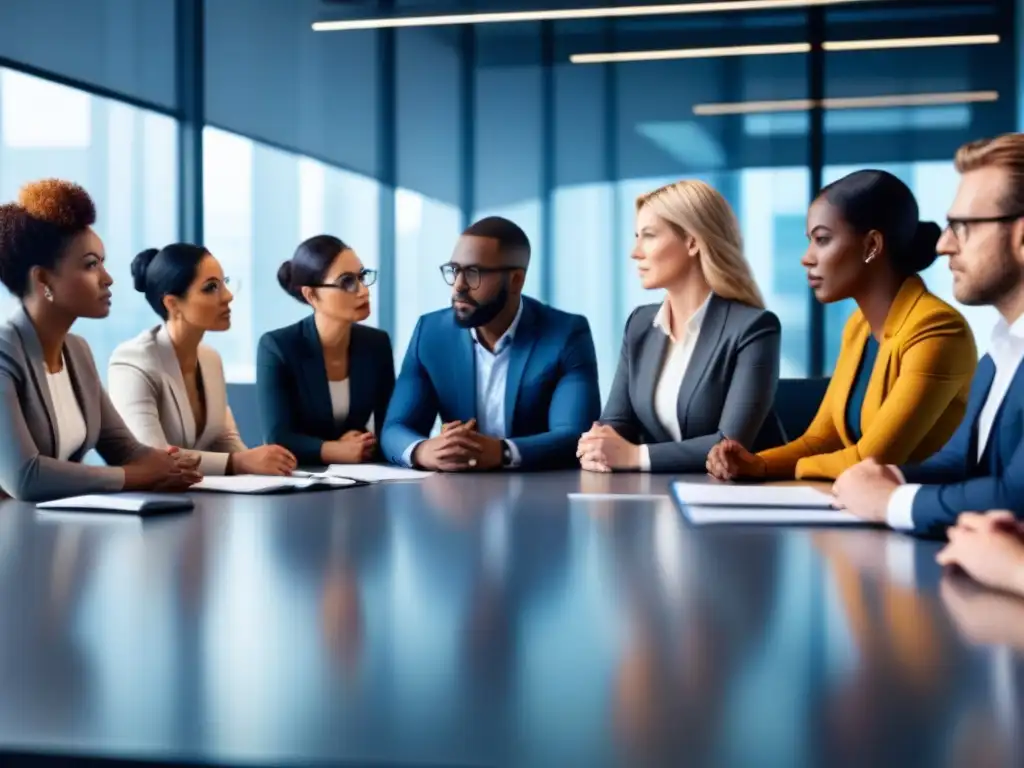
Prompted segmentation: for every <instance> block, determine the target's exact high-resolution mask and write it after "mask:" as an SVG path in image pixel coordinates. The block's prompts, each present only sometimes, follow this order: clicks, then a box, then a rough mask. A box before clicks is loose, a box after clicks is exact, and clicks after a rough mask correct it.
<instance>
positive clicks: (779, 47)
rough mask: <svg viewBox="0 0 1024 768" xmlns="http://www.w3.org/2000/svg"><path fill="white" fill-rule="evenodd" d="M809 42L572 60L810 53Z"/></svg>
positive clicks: (586, 56)
mask: <svg viewBox="0 0 1024 768" xmlns="http://www.w3.org/2000/svg"><path fill="white" fill-rule="evenodd" d="M810 52H811V44H810V43H776V44H774V45H731V46H727V47H723V48H680V49H678V50H674V51H624V52H622V53H574V54H573V55H572V56H570V57H569V61H571V62H572V63H573V64H613V63H619V64H621V63H623V62H627V61H663V60H667V59H717V58H721V57H725V56H771V55H777V54H783V53H810Z"/></svg>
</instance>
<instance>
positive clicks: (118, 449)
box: [0, 308, 152, 501]
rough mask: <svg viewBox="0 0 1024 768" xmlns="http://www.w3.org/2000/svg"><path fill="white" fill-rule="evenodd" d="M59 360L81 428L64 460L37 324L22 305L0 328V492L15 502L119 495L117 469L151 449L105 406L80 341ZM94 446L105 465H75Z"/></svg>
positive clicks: (69, 342) (72, 341)
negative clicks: (77, 442)
mask: <svg viewBox="0 0 1024 768" xmlns="http://www.w3.org/2000/svg"><path fill="white" fill-rule="evenodd" d="M64 360H65V364H66V365H67V366H68V373H69V374H70V377H71V384H72V386H73V387H74V390H75V395H76V397H77V399H78V406H79V408H81V409H82V417H83V418H84V419H85V431H86V437H85V442H84V443H83V444H82V446H81V447H80V448H79V449H78V450H77V451H76V452H75V453H73V454H72V455H71V457H70V458H69V460H68V461H61V460H59V459H57V458H56V456H57V446H58V442H59V436H60V425H59V424H58V423H57V421H56V419H55V417H54V412H53V402H52V400H51V398H50V387H49V384H48V383H47V381H46V364H45V363H44V362H43V348H42V345H41V344H40V343H39V336H38V335H37V334H36V330H35V326H34V325H32V320H31V319H30V318H29V316H28V314H26V312H25V310H24V309H23V308H20V309H18V310H17V311H16V312H15V313H14V315H13V316H12V317H11V319H10V320H7V321H6V322H3V323H0V435H2V438H0V490H2V491H3V492H4V493H6V494H8V495H9V496H13V497H14V498H16V499H22V500H25V501H40V500H43V499H51V498H60V497H63V496H77V495H79V494H85V493H105V492H112V491H120V490H121V489H122V488H123V487H124V470H123V469H121V465H124V464H128V463H130V462H132V461H135V460H137V459H139V458H141V457H142V456H143V455H145V454H146V453H147V452H149V451H150V450H152V449H151V448H148V447H146V446H144V445H142V443H140V442H139V441H138V440H136V439H135V437H134V435H132V433H131V432H130V431H129V430H128V427H126V426H125V424H124V421H122V419H121V417H120V416H119V415H118V412H117V410H116V409H115V408H114V406H113V404H112V403H111V402H110V398H109V397H107V393H106V392H105V391H104V389H103V384H102V382H101V381H100V375H99V373H98V372H97V370H96V363H95V361H93V358H92V352H91V351H90V350H89V345H88V344H87V343H86V341H85V339H83V338H81V337H79V336H75V335H74V334H68V336H67V338H66V339H65V340H64ZM93 448H95V449H96V451H97V452H98V453H99V454H100V457H101V458H102V459H103V460H104V461H105V462H106V463H107V464H108V466H105V467H103V466H92V465H87V464H82V463H81V461H82V459H83V458H84V457H85V455H86V454H87V453H89V451H91V450H92V449H93Z"/></svg>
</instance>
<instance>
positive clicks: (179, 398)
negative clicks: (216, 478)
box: [107, 243, 296, 475]
mask: <svg viewBox="0 0 1024 768" xmlns="http://www.w3.org/2000/svg"><path fill="white" fill-rule="evenodd" d="M132 277H133V278H134V280H135V289H136V290H137V291H139V292H140V293H144V294H145V295H146V300H147V301H148V302H149V304H150V306H151V307H153V310H154V311H155V312H156V313H157V314H158V315H159V316H160V317H161V318H162V319H163V320H164V323H163V324H162V325H158V326H156V327H154V328H150V329H149V330H147V331H144V332H143V333H141V334H139V335H138V336H136V337H135V338H134V339H131V340H130V341H126V342H124V343H123V344H121V345H120V346H119V347H118V348H117V349H115V350H114V354H113V355H112V356H111V358H110V367H109V370H108V376H107V381H108V385H109V388H110V398H111V400H112V401H113V402H114V405H115V406H116V408H117V410H118V411H119V412H120V413H121V416H122V418H124V420H125V422H126V423H127V424H128V426H129V428H130V429H131V430H132V432H134V433H135V435H136V437H138V438H139V440H141V441H142V442H144V443H146V444H148V445H152V446H156V447H163V446H166V445H169V444H173V445H178V446H180V447H181V448H182V449H184V450H187V451H191V452H194V453H197V454H198V455H199V457H200V464H199V466H200V468H201V469H202V471H203V472H204V473H206V474H208V475H224V474H238V475H241V474H253V475H287V474H290V473H291V472H292V470H294V469H295V465H296V462H295V457H294V456H293V455H292V454H291V453H290V452H289V451H287V450H286V449H284V448H282V447H281V446H278V445H264V446H260V447H258V448H247V447H246V445H245V443H243V442H242V439H241V437H239V435H238V428H237V426H236V425H235V419H234V417H233V416H232V415H231V408H230V407H228V402H227V386H226V384H225V381H224V366H223V364H222V363H221V359H220V355H218V354H217V352H216V351H214V350H213V349H211V348H210V347H208V346H206V345H204V344H202V340H203V335H204V334H205V333H206V332H207V331H226V330H228V329H229V328H230V327H231V301H232V298H233V296H232V294H231V291H230V289H229V288H228V278H226V277H225V276H224V271H223V270H222V269H221V266H220V263H219V262H218V261H217V259H215V258H214V257H213V256H212V255H211V254H210V253H209V252H208V251H207V250H206V249H205V248H202V247H200V246H198V245H189V244H186V243H175V244H172V245H168V246H167V247H165V248H163V249H161V250H159V251H158V250H156V249H155V248H153V249H150V250H147V251H143V252H142V253H140V254H139V255H138V256H136V257H135V259H134V260H133V261H132Z"/></svg>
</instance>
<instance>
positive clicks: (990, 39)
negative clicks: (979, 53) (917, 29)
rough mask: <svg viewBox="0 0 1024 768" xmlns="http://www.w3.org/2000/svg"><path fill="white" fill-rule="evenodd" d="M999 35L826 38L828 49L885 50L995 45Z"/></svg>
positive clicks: (826, 47)
mask: <svg viewBox="0 0 1024 768" xmlns="http://www.w3.org/2000/svg"><path fill="white" fill-rule="evenodd" d="M998 42H999V35H951V36H949V37H896V38H890V39H884V38H883V39H881V40H826V41H825V42H824V43H823V44H822V46H821V47H822V48H824V49H825V50H826V51H883V50H891V49H893V48H945V47H946V46H954V45H994V44H995V43H998Z"/></svg>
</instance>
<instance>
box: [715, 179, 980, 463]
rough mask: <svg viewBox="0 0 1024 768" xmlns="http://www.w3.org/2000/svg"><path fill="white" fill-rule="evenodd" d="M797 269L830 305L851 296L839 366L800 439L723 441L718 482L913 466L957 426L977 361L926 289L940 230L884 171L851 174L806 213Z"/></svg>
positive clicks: (954, 319) (963, 324)
mask: <svg viewBox="0 0 1024 768" xmlns="http://www.w3.org/2000/svg"><path fill="white" fill-rule="evenodd" d="M807 231H808V237H809V238H810V245H809V247H808V249H807V253H806V254H805V255H804V258H803V261H802V262H801V263H802V264H803V266H804V267H805V268H806V269H807V277H808V281H809V282H810V285H811V288H812V289H813V290H814V295H815V297H816V298H817V299H818V301H821V302H823V303H826V304H830V303H832V302H835V301H841V300H842V299H846V298H853V299H854V300H856V302H857V310H856V311H855V312H854V313H853V316H852V317H850V319H849V321H848V322H847V324H846V329H845V330H844V331H843V342H842V347H841V348H840V350H839V360H838V361H837V362H836V368H835V372H834V373H833V375H832V380H831V382H830V383H829V386H828V390H827V391H826V393H825V398H824V400H823V401H822V403H821V407H820V408H819V409H818V413H817V415H816V416H815V418H814V421H813V422H811V425H810V427H808V429H807V432H805V433H804V435H803V436H802V437H799V438H797V439H796V440H794V441H793V442H791V443H788V444H786V445H783V446H781V447H779V448H772V449H769V450H767V451H762V452H761V453H758V454H757V455H754V454H751V453H750V452H749V451H747V450H746V449H744V448H743V447H742V446H741V445H739V444H738V443H736V442H735V441H733V440H729V439H725V440H723V441H721V442H720V443H718V445H716V446H715V447H714V448H713V449H712V450H711V452H710V454H709V455H708V464H707V469H708V472H710V473H711V474H712V475H713V476H715V477H717V478H719V479H721V480H732V479H737V478H758V477H765V478H794V477H795V478H798V479H828V480H833V479H835V478H836V477H838V476H839V475H840V474H841V473H842V472H843V470H845V469H847V468H849V467H852V466H853V465H854V464H857V463H858V462H860V461H862V460H863V459H867V458H869V457H872V458H875V459H877V460H878V461H879V462H881V463H882V464H903V463H906V462H918V461H922V460H923V459H925V458H927V457H928V456H930V455H932V454H933V453H935V452H936V451H937V450H938V449H939V448H941V447H942V446H943V445H944V444H945V443H946V441H947V440H948V439H949V438H950V437H951V436H952V434H953V432H954V430H955V429H956V428H957V426H958V425H959V424H960V420H961V419H962V418H963V415H964V411H965V409H966V406H967V394H968V391H969V389H970V385H971V379H972V377H973V376H974V369H975V367H976V366H977V362H978V353H977V350H976V348H975V345H974V336H973V335H972V334H971V330H970V328H969V327H968V325H967V321H966V320H964V318H963V316H962V315H961V314H960V313H959V312H957V311H956V310H955V309H953V308H952V307H951V306H949V305H948V304H946V303H945V302H944V301H942V300H941V299H939V298H937V297H935V296H933V295H932V294H930V293H929V292H928V289H927V288H926V287H925V284H924V281H922V280H921V278H920V277H919V276H918V275H917V273H918V272H920V271H922V270H924V269H926V268H927V267H929V266H930V265H931V264H932V262H933V261H935V256H936V252H935V248H936V244H937V243H938V239H939V235H940V231H939V228H938V226H937V225H936V224H933V223H931V222H921V221H918V208H917V201H916V200H915V199H914V195H913V193H912V192H911V191H910V189H909V188H908V187H907V186H906V185H905V184H904V183H903V182H902V181H900V180H899V179H897V178H896V177H895V176H893V175H892V174H890V173H887V172H886V171H875V170H869V171H857V172H856V173H852V174H850V175H849V176H845V177H843V178H842V179H840V180H839V181H836V182H834V183H832V184H830V185H829V186H827V187H825V189H824V190H822V192H821V194H820V195H819V196H818V198H817V199H816V200H815V201H814V203H813V204H812V205H811V208H810V210H809V211H808V214H807Z"/></svg>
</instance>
